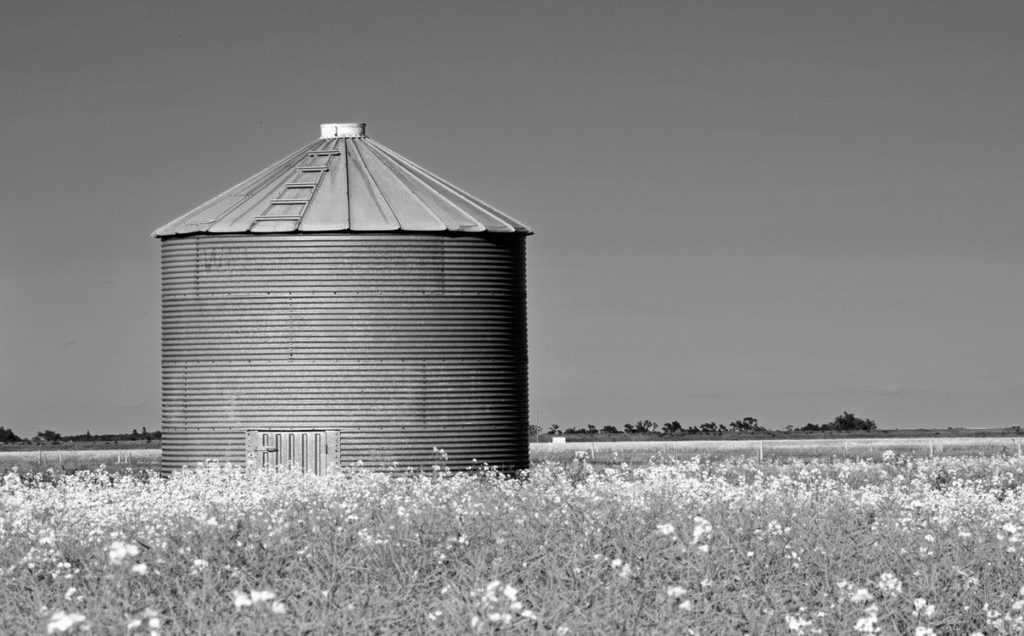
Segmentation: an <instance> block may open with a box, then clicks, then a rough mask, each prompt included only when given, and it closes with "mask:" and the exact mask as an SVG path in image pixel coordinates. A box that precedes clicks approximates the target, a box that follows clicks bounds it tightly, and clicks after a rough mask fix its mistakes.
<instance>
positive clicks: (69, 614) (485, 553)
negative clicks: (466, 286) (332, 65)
mask: <svg viewBox="0 0 1024 636" xmlns="http://www.w3.org/2000/svg"><path fill="white" fill-rule="evenodd" d="M1022 486H1024V463H1021V462H1020V461H1019V460H1018V459H1017V458H1016V456H1012V457H935V458H914V457H906V456H900V455H897V454H894V453H888V454H886V455H885V456H883V457H879V458H878V459H872V460H854V459H843V458H828V459H818V460H815V459H806V458H783V457H775V458H768V459H766V461H764V462H758V461H756V460H754V459H752V458H749V457H732V458H725V459H722V460H716V461H707V460H704V459H699V458H698V459H693V460H687V461H681V460H677V459H671V458H669V459H665V460H663V461H653V462H652V461H644V462H643V463H641V464H638V465H621V464H620V465H615V466H610V465H606V466H599V465H594V464H593V463H591V462H589V461H588V460H587V458H586V457H580V456H572V455H566V456H562V457H560V459H559V461H558V462H546V463H542V464H540V465H538V466H536V467H535V468H534V469H533V470H532V471H531V473H530V474H529V476H527V477H521V478H505V477H502V476H500V475H498V474H494V473H487V472H484V473H476V474H461V475H451V474H447V473H445V472H444V471H443V470H438V471H437V473H436V474H423V475H411V474H410V475H407V476H404V477H388V476H383V475H376V474H371V473H353V474H331V475H326V476H321V477H314V476H303V475H299V474H291V473H254V474H252V473H251V474H243V473H241V472H239V471H238V470H236V469H232V468H225V467H208V468H204V469H202V470H199V471H185V472H181V473H177V474H175V475H174V476H173V477H171V478H170V479H156V478H152V477H151V476H150V477H149V478H145V477H143V478H140V477H139V476H138V475H135V474H125V475H110V474H107V473H102V472H91V471H82V472H79V473H76V474H73V475H67V476H64V477H61V478H59V479H56V480H54V479H47V478H35V477H28V476H24V475H19V474H9V475H8V476H7V477H6V478H5V479H4V481H3V485H2V487H0V545H3V547H4V549H3V550H2V551H0V570H2V573H3V576H0V633H11V634H14V633H44V632H46V631H47V630H48V629H49V630H50V631H51V632H52V633H60V632H67V633H73V632H75V631H77V630H81V629H84V628H90V629H91V630H92V632H93V633H133V632H134V633H151V632H152V631H156V632H158V633H162V634H192V633H218V634H219V633H225V634H249V633H289V634H291V633H332V634H333V633H436V634H451V633H470V632H479V633H495V632H501V633H531V634H532V633H541V634H549V633H550V634H597V633H663V634H680V633H688V632H689V631H692V632H693V633H700V634H718V633H730V634H731V633H752V634H778V633H807V634H810V633H821V634H836V633H851V632H855V631H858V630H859V631H862V632H865V633H874V632H875V631H876V630H877V631H880V632H881V633H890V634H914V633H918V634H928V633H933V632H934V633H957V634H961V633H962V634H969V633H972V632H974V631H976V630H977V631H981V632H983V633H990V634H991V633H1021V631H1024V613H1022V612H1024V597H1022V596H1021V591H1022V590H1020V589H1019V588H1020V585H1021V583H1022V582H1024V560H1022V558H1021V553H1020V552H1019V551H1018V548H1020V547H1021V539H1022V538H1024V519H1022V517H1024V506H1022V503H1024V501H1022V499H1024V495H1022ZM929 630H932V631H929Z"/></svg>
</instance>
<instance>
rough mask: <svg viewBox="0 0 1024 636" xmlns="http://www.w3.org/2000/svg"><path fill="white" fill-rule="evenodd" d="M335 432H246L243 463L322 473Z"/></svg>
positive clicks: (328, 459) (328, 462) (327, 460)
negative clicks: (244, 460) (244, 459)
mask: <svg viewBox="0 0 1024 636" xmlns="http://www.w3.org/2000/svg"><path fill="white" fill-rule="evenodd" d="M336 435H337V433H336V432H335V431H288V430H284V431H280V430H279V431H252V430H250V431H246V436H245V451H246V453H245V455H246V463H247V464H248V465H249V466H254V467H256V468H271V469H274V470H284V469H291V470H301V471H302V472H304V473H316V474H318V475H319V474H322V473H324V472H326V471H327V466H328V465H329V464H330V463H331V461H330V460H331V455H332V453H331V448H332V446H336V444H333V445H332V444H331V442H332V441H334V440H333V439H332V438H333V437H335V436H336Z"/></svg>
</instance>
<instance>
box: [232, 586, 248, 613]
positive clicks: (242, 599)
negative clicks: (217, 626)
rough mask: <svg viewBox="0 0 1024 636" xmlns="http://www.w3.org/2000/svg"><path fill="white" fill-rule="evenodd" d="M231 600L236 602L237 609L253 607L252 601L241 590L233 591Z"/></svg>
mask: <svg viewBox="0 0 1024 636" xmlns="http://www.w3.org/2000/svg"><path fill="white" fill-rule="evenodd" d="M231 598H232V599H233V600H234V603H235V609H242V608H243V607H249V606H250V605H252V599H251V598H249V595H248V594H246V593H245V592H242V591H241V590H231Z"/></svg>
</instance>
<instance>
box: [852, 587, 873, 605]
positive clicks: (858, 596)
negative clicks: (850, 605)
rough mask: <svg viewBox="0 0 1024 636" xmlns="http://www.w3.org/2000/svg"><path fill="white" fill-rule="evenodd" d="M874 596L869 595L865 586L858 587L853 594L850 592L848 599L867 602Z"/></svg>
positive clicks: (855, 601)
mask: <svg viewBox="0 0 1024 636" xmlns="http://www.w3.org/2000/svg"><path fill="white" fill-rule="evenodd" d="M874 599H875V597H874V596H872V595H871V592H869V591H867V588H863V587H862V588H858V589H857V591H855V592H854V593H853V594H850V600H851V601H853V602H854V603H867V602H868V601H872V600H874Z"/></svg>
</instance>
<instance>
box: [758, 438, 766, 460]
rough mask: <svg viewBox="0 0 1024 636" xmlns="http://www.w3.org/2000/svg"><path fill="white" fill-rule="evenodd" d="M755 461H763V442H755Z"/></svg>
mask: <svg viewBox="0 0 1024 636" xmlns="http://www.w3.org/2000/svg"><path fill="white" fill-rule="evenodd" d="M757 461H759V462H763V461H764V440H763V439H762V440H758V442H757Z"/></svg>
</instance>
